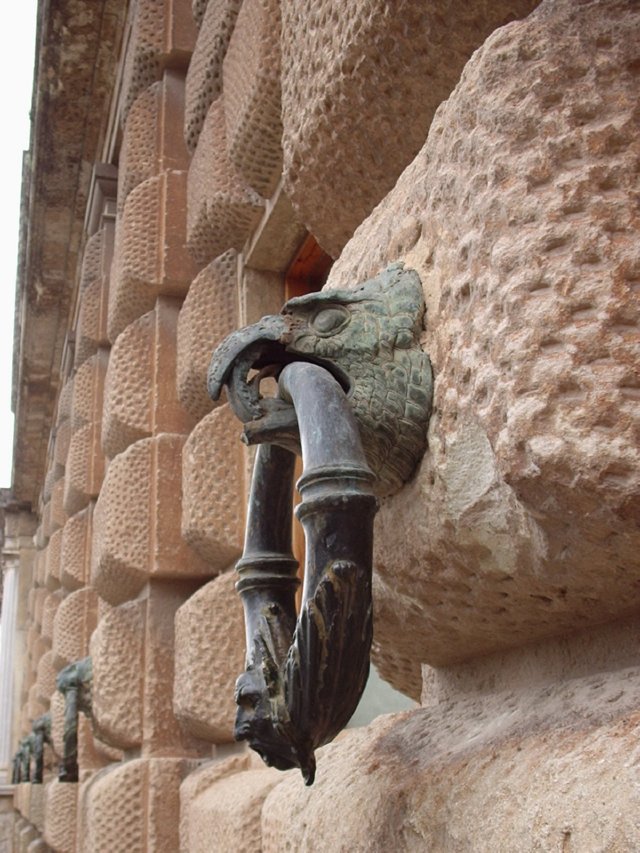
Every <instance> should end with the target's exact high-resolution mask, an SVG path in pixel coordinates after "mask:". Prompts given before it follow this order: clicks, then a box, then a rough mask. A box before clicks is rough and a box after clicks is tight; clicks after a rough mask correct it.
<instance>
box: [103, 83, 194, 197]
mask: <svg viewBox="0 0 640 853" xmlns="http://www.w3.org/2000/svg"><path fill="white" fill-rule="evenodd" d="M183 117H184V77H183V75H182V74H181V73H178V72H175V71H165V72H164V74H163V76H162V80H158V81H157V82H156V83H154V84H153V85H151V86H149V88H148V89H145V90H144V91H142V92H141V93H140V94H139V95H138V97H137V98H136V100H135V101H134V103H133V104H132V106H131V109H130V110H129V114H128V115H127V120H126V122H125V126H124V135H123V138H122V147H121V149H120V157H119V158H118V202H117V205H118V212H119V213H122V211H123V209H124V203H125V201H126V199H127V196H128V195H129V193H130V192H131V190H133V189H134V188H135V187H137V186H138V184H141V183H142V181H145V180H147V179H148V178H152V177H153V176H154V175H157V174H159V173H160V172H163V171H166V170H167V169H173V170H180V169H186V168H187V166H188V164H189V155H188V152H187V149H186V146H185V144H184V139H183V134H182V123H183Z"/></svg>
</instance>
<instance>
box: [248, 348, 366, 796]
mask: <svg viewBox="0 0 640 853" xmlns="http://www.w3.org/2000/svg"><path fill="white" fill-rule="evenodd" d="M279 388H280V395H281V397H282V398H283V399H284V400H285V401H287V402H290V403H291V404H292V405H293V407H294V410H295V414H296V417H297V422H298V427H299V435H300V443H301V446H302V459H303V464H304V470H303V473H302V477H301V478H300V480H299V482H298V489H299V491H300V495H301V497H302V502H301V504H300V505H299V506H298V507H297V510H296V515H297V517H298V518H299V519H300V521H301V523H302V526H303V528H304V532H305V540H306V566H305V581H304V589H303V595H302V605H301V609H300V615H299V617H298V618H297V620H296V614H295V591H296V587H297V584H298V581H297V578H296V577H295V571H296V567H297V563H296V561H295V560H294V559H293V558H292V556H291V494H292V475H293V463H294V457H293V454H292V453H291V452H290V451H289V450H288V449H284V448H282V447H278V446H277V445H275V444H263V445H261V446H260V447H259V449H258V456H257V459H256V465H255V468H254V477H253V483H252V490H251V498H250V503H249V518H248V523H247V536H246V541H245V549H244V554H243V556H242V558H241V559H240V561H239V562H238V565H237V570H238V573H239V575H240V580H239V581H238V584H237V588H238V591H239V592H240V595H241V596H242V601H243V605H244V610H245V625H246V631H247V669H246V671H245V673H244V674H243V675H241V676H240V678H239V679H238V684H237V690H236V700H237V702H238V705H239V710H238V716H237V720H236V729H235V735H236V738H237V739H246V740H248V741H249V743H250V745H251V747H252V748H253V749H255V750H256V751H257V752H259V753H260V755H261V756H262V757H263V759H264V760H265V761H266V762H267V764H272V765H274V766H276V767H278V768H280V769H287V768H289V767H294V766H297V767H300V769H301V770H302V774H303V776H304V778H305V781H306V783H307V784H311V783H312V782H313V778H314V774H315V759H314V750H315V749H317V748H318V747H319V746H321V745H322V744H324V743H327V742H329V741H330V740H332V739H333V738H334V737H335V736H336V734H338V732H339V731H341V730H342V729H343V728H344V726H345V725H346V724H347V723H348V721H349V719H350V717H351V715H352V714H353V712H354V710H355V708H356V706H357V704H358V701H359V699H360V696H361V695H362V691H363V690H364V687H365V684H366V681H367V676H368V672H369V652H370V647H371V637H372V619H371V558H372V543H373V518H374V515H375V511H376V507H377V501H376V498H375V497H374V495H373V491H372V487H371V486H372V482H373V474H372V473H371V471H370V470H369V467H368V466H367V463H366V460H365V457H364V453H363V450H362V446H361V443H360V437H359V433H358V427H357V424H356V422H355V419H354V417H353V413H352V411H351V409H350V406H349V403H348V401H347V399H346V396H345V393H344V391H343V390H342V388H341V387H340V385H339V384H338V382H337V381H336V380H335V379H334V378H333V377H332V376H331V375H330V374H329V373H328V372H327V371H326V370H324V369H323V368H321V367H318V366H317V365H312V364H304V363H300V362H298V363H294V364H291V365H289V366H287V367H285V368H284V369H283V371H282V374H281V377H280V382H279Z"/></svg>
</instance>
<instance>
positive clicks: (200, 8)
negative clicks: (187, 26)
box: [191, 0, 209, 27]
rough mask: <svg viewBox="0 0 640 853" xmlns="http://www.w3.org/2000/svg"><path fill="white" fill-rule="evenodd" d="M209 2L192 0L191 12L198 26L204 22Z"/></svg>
mask: <svg viewBox="0 0 640 853" xmlns="http://www.w3.org/2000/svg"><path fill="white" fill-rule="evenodd" d="M208 2H209V0H191V14H192V15H193V20H194V21H195V22H196V26H197V27H200V24H201V23H202V19H203V18H204V13H205V12H206V10H207V4H208Z"/></svg>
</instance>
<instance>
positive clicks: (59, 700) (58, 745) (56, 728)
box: [49, 690, 65, 756]
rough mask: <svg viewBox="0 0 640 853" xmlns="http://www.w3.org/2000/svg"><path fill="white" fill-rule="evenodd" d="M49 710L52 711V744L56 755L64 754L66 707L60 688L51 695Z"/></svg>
mask: <svg viewBox="0 0 640 853" xmlns="http://www.w3.org/2000/svg"><path fill="white" fill-rule="evenodd" d="M49 701H50V705H49V711H50V712H51V744H52V746H53V751H54V752H55V753H56V755H59V756H62V755H64V708H65V700H64V696H63V695H62V693H60V691H59V690H54V691H53V692H52V693H51V696H50V700H49Z"/></svg>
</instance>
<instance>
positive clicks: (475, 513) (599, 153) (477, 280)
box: [328, 2, 640, 696]
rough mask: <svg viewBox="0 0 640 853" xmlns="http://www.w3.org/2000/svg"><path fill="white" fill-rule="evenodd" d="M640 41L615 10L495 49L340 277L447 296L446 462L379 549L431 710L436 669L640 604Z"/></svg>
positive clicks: (538, 18) (595, 6) (513, 32)
mask: <svg viewBox="0 0 640 853" xmlns="http://www.w3.org/2000/svg"><path fill="white" fill-rule="evenodd" d="M612 26H615V27H617V28H619V29H620V30H624V32H625V33H627V37H626V38H625V39H619V40H615V39H612V38H611V27H612ZM639 34H640V14H639V11H638V10H637V9H636V8H635V7H634V8H632V7H630V6H629V5H628V4H624V3H623V4H620V3H616V2H605V3H591V2H585V3H581V4H580V6H579V7H577V6H576V5H575V4H574V3H570V2H556V3H553V4H552V3H543V4H542V5H541V6H540V8H539V10H538V11H537V12H536V13H534V14H533V15H532V16H530V17H529V18H528V19H527V20H526V21H523V22H517V23H512V24H511V25H509V26H508V27H506V28H504V29H502V30H499V31H497V32H496V33H494V34H493V35H492V36H491V37H490V38H489V39H488V40H487V42H486V43H485V45H484V46H483V48H482V49H481V50H479V51H478V52H477V53H476V54H475V55H474V57H473V59H472V60H471V61H470V62H469V64H468V65H467V67H466V69H465V72H464V74H463V76H462V79H461V81H460V84H459V86H458V87H457V89H456V91H455V92H454V94H453V95H452V96H451V98H450V99H449V100H448V101H447V102H446V103H445V104H443V105H442V107H441V109H440V110H439V111H438V114H437V116H436V118H435V120H434V122H433V124H432V127H431V131H430V134H429V138H428V140H427V142H426V144H425V146H424V148H423V150H422V151H421V153H420V154H419V155H418V157H417V158H416V159H415V160H414V162H413V163H412V164H411V166H409V167H408V168H407V169H406V171H405V172H404V174H403V175H402V177H401V178H400V180H399V181H398V184H397V186H396V188H395V189H394V190H393V192H391V193H390V194H389V196H388V197H387V198H386V199H385V201H384V202H383V203H382V204H381V205H379V206H378V208H377V209H376V210H375V211H374V213H373V214H372V215H371V217H370V218H369V219H368V220H367V221H366V222H365V223H363V225H362V226H361V228H360V229H359V230H358V231H357V233H356V235H355V237H354V239H353V240H352V241H351V243H350V244H349V246H348V247H347V248H346V249H345V251H344V253H343V255H342V257H341V259H340V261H339V262H338V263H337V264H336V265H335V266H334V268H333V270H332V272H331V275H330V279H329V285H328V286H329V287H333V286H341V287H344V286H349V284H352V285H355V284H356V283H357V282H359V281H361V280H363V279H364V278H366V277H367V276H369V275H371V274H372V273H375V272H377V271H378V270H379V269H381V268H383V267H384V266H385V265H386V264H387V263H388V262H390V261H394V260H398V259H400V260H404V261H405V262H406V263H407V265H409V266H413V267H415V268H416V269H417V270H418V272H419V273H420V275H421V278H422V281H423V285H424V289H425V296H426V299H427V306H428V314H427V329H426V334H425V338H424V346H425V349H426V350H427V351H428V352H429V354H430V356H431V359H432V361H433V366H434V373H435V399H434V411H435V414H434V416H433V417H432V421H431V426H430V437H429V442H430V450H429V451H428V452H427V455H426V456H425V459H424V462H423V464H422V466H421V469H420V470H419V472H418V474H417V476H416V477H415V478H414V480H413V481H412V482H410V483H409V484H408V485H407V486H406V487H405V488H404V490H403V491H402V492H401V493H400V494H398V495H396V496H395V497H394V498H392V499H391V500H389V501H388V502H386V503H385V505H384V506H383V507H382V509H381V511H380V513H379V514H378V518H377V522H376V537H375V541H376V543H377V544H376V554H375V571H376V582H375V589H374V595H375V607H376V613H377V623H376V624H377V629H376V630H377V652H376V661H377V663H378V664H379V666H380V669H381V671H382V672H383V673H385V674H386V675H387V677H390V680H392V682H393V683H394V684H395V685H396V686H398V687H399V688H400V689H402V690H405V691H406V692H409V693H410V694H412V695H414V696H417V695H418V691H419V680H418V677H417V665H418V664H419V662H420V661H426V662H430V663H432V664H442V663H446V662H448V661H453V660H460V659H464V658H466V657H468V656H472V655H479V654H482V653H485V652H487V651H490V650H491V649H496V648H500V647H505V646H509V645H515V644H519V643H523V642H528V641H530V640H532V639H534V638H536V637H541V636H545V635H546V636H548V635H552V634H560V633H562V632H565V631H568V630H572V629H574V628H577V627H580V626H584V625H585V624H587V623H592V624H593V623H595V622H602V621H603V620H607V619H610V618H614V617H615V616H616V615H617V614H619V613H621V612H624V611H627V610H628V609H629V608H632V607H637V606H638V603H639V599H638V579H639V575H638V565H639V564H638V559H637V554H638V548H639V546H640V541H639V540H638V530H637V527H636V525H635V519H636V518H637V515H638V503H637V494H638V471H639V468H638V423H639V418H640V413H639V411H638V379H637V377H638V373H639V370H638V362H637V358H638V347H637V340H638V303H637V291H638V287H639V281H640V255H639V254H638V244H637V222H636V218H635V217H636V211H635V199H636V197H637V193H638V171H637V169H636V165H637V162H638V156H639V153H640V150H639V144H640V143H639V140H640V135H639V134H638V110H637V98H638V95H637V93H638V79H637V71H638V68H637V64H634V60H633V59H632V54H633V47H632V45H634V44H635V43H636V41H637V37H638V35H639ZM523 93H524V94H523ZM398 518H401V519H403V523H402V524H401V525H399V524H398V521H397V520H398ZM385 661H387V662H388V663H385ZM399 663H400V664H402V666H403V669H404V671H402V670H399V669H397V667H398V665H399ZM409 664H410V666H409ZM393 669H395V670H396V671H395V673H393V674H392V672H391V671H392V670H393Z"/></svg>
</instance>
